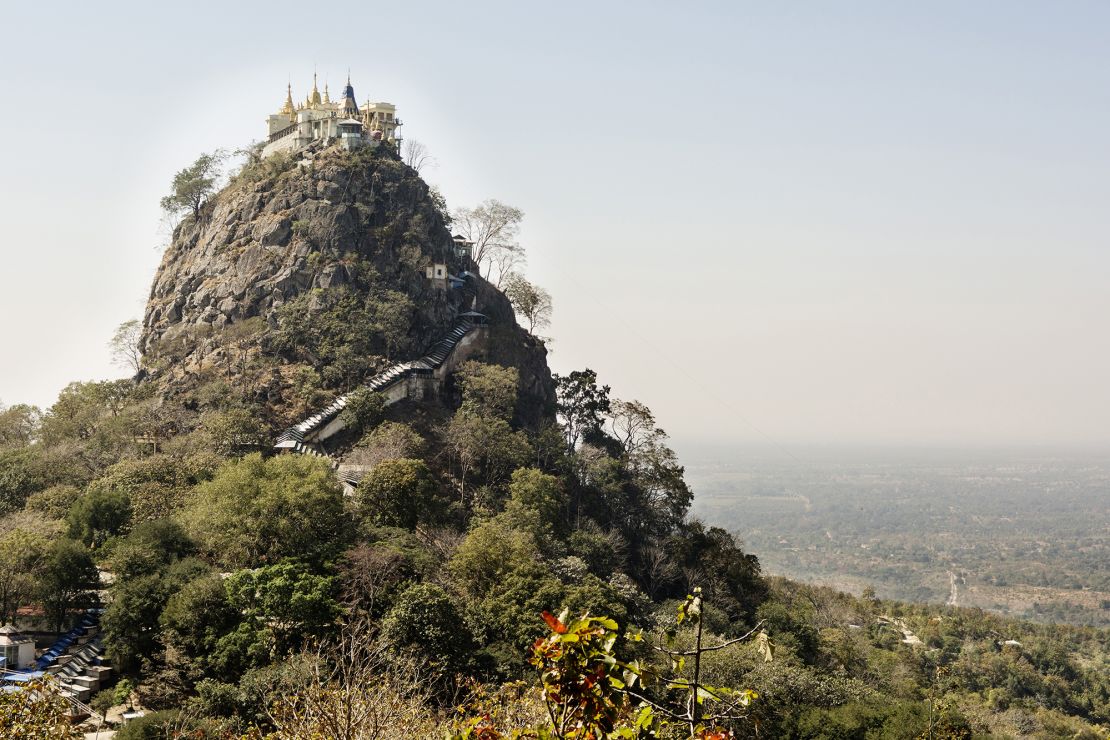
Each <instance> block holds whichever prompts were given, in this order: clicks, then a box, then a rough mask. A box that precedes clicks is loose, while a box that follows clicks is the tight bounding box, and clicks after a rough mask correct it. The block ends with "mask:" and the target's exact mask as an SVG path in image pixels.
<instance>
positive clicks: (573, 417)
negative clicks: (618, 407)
mask: <svg viewBox="0 0 1110 740" xmlns="http://www.w3.org/2000/svg"><path fill="white" fill-rule="evenodd" d="M553 377H554V378H555V393H556V396H557V401H556V407H555V408H556V410H557V411H558V414H559V418H560V419H561V420H562V423H563V433H564V436H565V438H566V443H567V450H569V451H570V452H574V450H575V448H577V447H578V442H579V441H580V440H581V439H582V438H583V436H586V435H589V434H592V433H596V432H599V431H601V425H602V423H603V421H604V417H605V414H607V413H608V412H609V386H607V385H603V386H598V384H597V373H595V372H594V371H593V370H590V369H589V368H586V369H585V370H575V371H573V372H571V373H570V374H569V375H554V376H553Z"/></svg>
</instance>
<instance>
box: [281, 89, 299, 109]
mask: <svg viewBox="0 0 1110 740" xmlns="http://www.w3.org/2000/svg"><path fill="white" fill-rule="evenodd" d="M281 112H282V113H285V114H286V115H289V116H291V115H293V113H295V112H296V111H295V109H294V108H293V83H292V82H290V83H289V84H288V85H287V86H286V88H285V105H283V106H281Z"/></svg>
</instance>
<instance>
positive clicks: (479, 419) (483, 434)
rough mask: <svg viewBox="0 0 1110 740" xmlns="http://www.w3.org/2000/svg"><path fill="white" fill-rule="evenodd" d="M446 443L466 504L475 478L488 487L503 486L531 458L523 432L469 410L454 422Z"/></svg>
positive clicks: (453, 418) (445, 436)
mask: <svg viewBox="0 0 1110 740" xmlns="http://www.w3.org/2000/svg"><path fill="white" fill-rule="evenodd" d="M444 441H445V442H446V444H447V449H448V450H449V451H450V453H451V456H452V459H453V462H454V463H455V468H456V470H457V471H458V480H459V494H460V498H461V499H462V500H463V501H465V500H466V486H467V482H468V481H470V480H471V478H472V476H477V478H478V480H479V481H480V482H483V483H486V484H487V485H500V484H501V483H503V482H504V480H505V478H506V477H507V476H508V475H509V474H510V473H511V472H512V471H513V470H515V469H516V468H518V467H520V466H521V465H524V464H525V463H527V461H528V459H529V458H530V457H531V447H530V446H529V444H528V437H527V436H526V435H525V434H524V433H523V432H514V431H513V429H512V427H510V426H509V422H507V421H505V420H504V419H497V418H490V417H486V416H479V415H477V414H472V413H467V412H466V410H465V409H460V410H459V412H458V413H456V414H455V415H454V416H453V417H452V418H451V422H450V423H449V424H448V426H447V429H446V432H445V434H444Z"/></svg>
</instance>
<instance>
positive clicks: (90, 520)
mask: <svg viewBox="0 0 1110 740" xmlns="http://www.w3.org/2000/svg"><path fill="white" fill-rule="evenodd" d="M130 520H131V500H130V498H129V497H128V496H127V494H126V493H124V492H122V491H115V490H112V489H108V488H98V487H93V488H91V490H89V491H88V492H87V493H86V494H85V495H84V496H82V497H81V498H79V499H77V500H76V501H75V502H74V503H73V506H72V507H71V508H70V510H69V514H67V515H66V523H67V524H68V525H69V536H70V537H72V538H73V539H75V540H79V541H81V542H83V543H84V544H85V546H86V547H93V548H96V547H100V546H101V545H102V544H104V541H105V540H107V539H108V538H109V537H112V536H115V535H117V534H119V533H120V532H122V531H123V529H124V528H125V527H126V526H127V523H128V522H129V521H130Z"/></svg>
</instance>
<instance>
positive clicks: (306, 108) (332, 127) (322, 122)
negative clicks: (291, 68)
mask: <svg viewBox="0 0 1110 740" xmlns="http://www.w3.org/2000/svg"><path fill="white" fill-rule="evenodd" d="M266 124H267V128H268V131H267V133H268V134H269V140H268V141H267V142H266V145H265V146H264V147H263V149H262V156H263V157H268V156H270V155H271V154H276V153H278V152H295V151H297V150H298V149H301V148H303V147H305V146H308V145H309V144H311V143H312V142H314V141H324V142H328V143H330V142H339V143H341V144H342V145H343V146H345V147H347V148H348V149H356V148H358V147H361V146H367V145H369V146H377V144H378V143H379V142H381V141H386V142H388V143H390V144H392V145H393V146H396V147H400V144H401V139H400V137H399V136H398V128H399V127H400V126H401V121H400V119H398V118H397V107H396V106H395V105H393V104H392V103H372V102H370V101H369V100H367V101H366V103H365V104H363V106H362V107H361V108H359V105H358V103H357V102H356V101H355V89H354V87H352V86H351V78H350V75H348V76H347V85H346V87H344V89H343V97H342V98H341V99H340V100H336V101H333V100H332V99H331V97H330V96H329V95H328V86H327V85H326V84H325V85H324V94H323V95H321V94H320V90H319V89H318V88H317V86H316V75H315V74H313V75H312V92H311V93H309V94H308V97H307V98H305V101H304V102H303V103H300V104H299V105H295V104H294V103H293V85H292V84H290V85H289V87H288V88H287V92H286V95H285V105H283V106H282V107H281V110H279V111H278V112H277V113H274V114H272V115H270V116H269V118H267V119H266Z"/></svg>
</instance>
